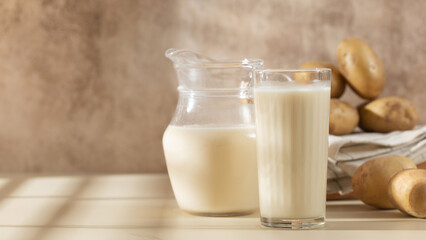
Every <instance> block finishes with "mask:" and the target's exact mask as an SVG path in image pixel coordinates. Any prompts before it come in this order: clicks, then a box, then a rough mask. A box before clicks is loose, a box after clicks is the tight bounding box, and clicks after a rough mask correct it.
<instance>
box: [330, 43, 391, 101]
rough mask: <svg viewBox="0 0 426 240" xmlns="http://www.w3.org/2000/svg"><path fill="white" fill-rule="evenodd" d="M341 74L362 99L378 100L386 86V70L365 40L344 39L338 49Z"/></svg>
mask: <svg viewBox="0 0 426 240" xmlns="http://www.w3.org/2000/svg"><path fill="white" fill-rule="evenodd" d="M337 60H338V67H339V70H340V72H341V73H342V74H343V76H345V78H346V81H347V83H348V84H349V86H350V87H351V88H352V89H353V90H354V91H355V92H356V93H357V94H358V95H359V96H360V97H362V98H365V99H369V100H373V99H375V98H377V97H378V96H379V95H380V93H381V92H382V90H383V87H384V86H385V69H384V66H383V63H382V61H381V60H380V58H379V56H378V55H377V54H376V53H375V52H374V51H373V49H372V48H371V47H370V46H369V45H368V44H367V43H366V42H364V41H363V40H361V39H358V38H346V39H343V40H342V41H341V42H340V44H339V46H338V48H337Z"/></svg>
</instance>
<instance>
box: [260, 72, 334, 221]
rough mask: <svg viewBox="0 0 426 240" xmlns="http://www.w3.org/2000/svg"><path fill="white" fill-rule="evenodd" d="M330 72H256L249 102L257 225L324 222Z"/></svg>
mask: <svg viewBox="0 0 426 240" xmlns="http://www.w3.org/2000/svg"><path fill="white" fill-rule="evenodd" d="M330 74H331V71H330V69H322V68H321V69H320V68H317V69H303V70H273V69H266V70H256V71H255V76H254V103H255V114H256V133H257V140H256V141H257V161H258V176H259V200H260V215H261V223H262V225H264V226H268V227H280V228H290V229H309V228H315V227H320V226H321V225H323V224H324V223H325V200H326V182H327V154H328V153H327V152H328V118H329V106H330Z"/></svg>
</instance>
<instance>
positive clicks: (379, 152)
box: [327, 125, 426, 194]
mask: <svg viewBox="0 0 426 240" xmlns="http://www.w3.org/2000/svg"><path fill="white" fill-rule="evenodd" d="M386 155H402V156H405V157H408V158H410V159H411V160H413V162H414V163H416V164H419V163H422V162H424V161H426V125H425V126H417V127H416V128H415V129H414V130H409V131H395V132H391V133H385V134H383V133H366V132H358V133H353V134H349V135H344V136H335V135H330V136H329V138H328V172H327V193H340V194H346V193H349V192H351V191H352V175H353V174H354V173H355V170H356V169H357V168H358V167H359V166H360V165H361V164H363V163H364V162H365V161H367V160H369V159H372V158H376V157H381V156H386Z"/></svg>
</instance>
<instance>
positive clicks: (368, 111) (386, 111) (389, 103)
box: [359, 97, 419, 133]
mask: <svg viewBox="0 0 426 240" xmlns="http://www.w3.org/2000/svg"><path fill="white" fill-rule="evenodd" d="M359 113H360V121H359V126H360V127H361V128H362V129H363V130H365V131H368V132H381V133H387V132H392V131H398V130H399V131H401V130H410V129H413V128H414V127H415V126H416V124H417V122H418V120H419V114H418V111H417V109H416V107H415V106H414V105H413V104H412V103H411V102H410V101H409V100H407V99H404V98H401V97H385V98H380V99H377V100H374V101H372V102H370V103H368V104H366V105H364V106H362V107H360V109H359Z"/></svg>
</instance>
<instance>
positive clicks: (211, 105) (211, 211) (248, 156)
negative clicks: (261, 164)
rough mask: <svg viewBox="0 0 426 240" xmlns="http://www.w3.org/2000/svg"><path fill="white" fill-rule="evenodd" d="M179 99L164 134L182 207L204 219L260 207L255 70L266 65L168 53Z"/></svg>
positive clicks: (181, 51)
mask: <svg viewBox="0 0 426 240" xmlns="http://www.w3.org/2000/svg"><path fill="white" fill-rule="evenodd" d="M166 57H168V58H169V59H171V60H172V61H173V63H174V67H175V70H176V72H177V76H178V81H179V87H178V91H179V100H178V104H177V107H176V111H175V113H174V116H173V119H172V120H171V122H170V124H169V126H168V127H167V129H166V131H165V132H164V136H163V149H164V154H165V158H166V164H167V170H168V173H169V176H170V181H171V184H172V188H173V191H174V194H175V197H176V200H177V202H178V205H179V207H180V208H181V209H183V210H184V211H187V212H189V213H192V214H196V215H205V216H233V215H243V214H248V213H250V212H252V211H253V210H255V209H257V208H258V184H257V162H256V134H255V118H254V108H253V104H252V89H251V87H252V76H253V70H254V69H257V68H262V67H263V61H262V60H258V59H255V60H249V59H244V60H224V61H219V60H213V59H210V58H207V57H205V56H202V55H200V54H197V53H195V52H192V51H189V50H176V49H169V50H167V51H166Z"/></svg>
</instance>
